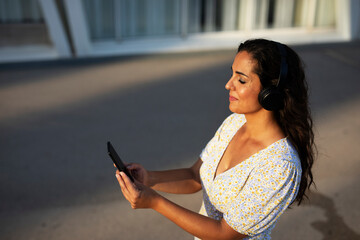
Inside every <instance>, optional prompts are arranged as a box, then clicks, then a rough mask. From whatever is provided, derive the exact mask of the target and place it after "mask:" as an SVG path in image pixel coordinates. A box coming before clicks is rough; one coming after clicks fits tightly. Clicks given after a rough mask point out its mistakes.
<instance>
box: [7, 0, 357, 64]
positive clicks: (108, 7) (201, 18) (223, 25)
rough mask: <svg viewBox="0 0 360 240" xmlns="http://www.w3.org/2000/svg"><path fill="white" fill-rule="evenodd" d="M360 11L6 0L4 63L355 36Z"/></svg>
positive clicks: (258, 1)
mask: <svg viewBox="0 0 360 240" xmlns="http://www.w3.org/2000/svg"><path fill="white" fill-rule="evenodd" d="M359 12H360V0H223V1H221V0H0V34H1V35H0V62H11V61H24V60H36V59H56V58H74V57H96V56H108V55H123V54H144V53H158V52H176V51H199V50H208V49H222V48H234V46H236V45H237V44H238V43H239V42H241V41H243V40H245V39H247V38H255V37H264V38H270V39H273V40H277V41H282V42H285V43H290V44H298V43H301V44H303V43H313V42H329V41H349V40H353V39H359V38H360V30H359V29H360V26H359V25H360V24H359V22H360V21H359ZM16 29H23V30H20V31H17V33H16V31H15V30H16ZM15 33H16V34H15Z"/></svg>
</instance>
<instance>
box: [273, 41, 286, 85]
mask: <svg viewBox="0 0 360 240" xmlns="http://www.w3.org/2000/svg"><path fill="white" fill-rule="evenodd" d="M276 46H277V48H278V49H279V52H280V55H281V65H280V74H279V78H278V82H277V84H276V87H277V88H279V87H281V84H283V82H284V81H286V77H287V73H288V65H287V62H286V56H287V54H286V49H285V47H284V45H283V44H281V43H279V42H276Z"/></svg>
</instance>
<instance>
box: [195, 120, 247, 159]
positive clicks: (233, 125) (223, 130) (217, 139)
mask: <svg viewBox="0 0 360 240" xmlns="http://www.w3.org/2000/svg"><path fill="white" fill-rule="evenodd" d="M245 122H246V120H245V117H244V115H242V114H236V113H233V114H231V115H230V116H228V117H227V118H226V119H225V120H224V121H223V123H222V124H221V125H220V127H219V128H218V129H217V131H216V133H215V135H214V137H213V138H212V139H211V140H210V141H209V142H208V144H207V145H206V147H205V148H204V149H203V150H202V152H201V154H200V158H201V160H202V161H203V162H204V161H206V160H207V159H209V157H210V155H211V154H212V153H214V152H216V151H217V148H219V147H221V144H222V143H224V142H226V141H225V139H226V137H227V136H229V135H231V134H232V133H233V132H234V131H235V132H236V131H237V130H238V129H239V128H240V126H241V125H242V124H244V123H245Z"/></svg>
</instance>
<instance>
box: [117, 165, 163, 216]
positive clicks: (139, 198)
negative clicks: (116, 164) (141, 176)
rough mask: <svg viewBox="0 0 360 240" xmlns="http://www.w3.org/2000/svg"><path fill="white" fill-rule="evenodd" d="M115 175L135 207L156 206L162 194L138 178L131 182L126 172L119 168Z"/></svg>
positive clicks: (125, 194)
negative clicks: (120, 170)
mask: <svg viewBox="0 0 360 240" xmlns="http://www.w3.org/2000/svg"><path fill="white" fill-rule="evenodd" d="M115 176H116V178H117V180H118V182H119V184H120V187H121V191H122V193H123V195H124V197H125V198H126V200H128V201H129V203H130V204H131V207H132V208H133V209H136V208H154V207H155V205H156V201H157V199H159V197H160V195H159V194H157V193H156V192H155V191H154V190H152V189H151V188H149V187H147V186H145V185H144V184H142V183H141V182H139V181H137V180H135V182H131V180H130V178H129V177H128V176H126V174H125V173H124V172H119V170H117V171H116V174H115Z"/></svg>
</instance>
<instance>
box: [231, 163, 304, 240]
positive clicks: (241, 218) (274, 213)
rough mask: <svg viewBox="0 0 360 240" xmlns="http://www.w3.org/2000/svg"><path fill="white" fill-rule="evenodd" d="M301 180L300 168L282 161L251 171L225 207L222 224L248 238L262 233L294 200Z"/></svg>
mask: <svg viewBox="0 0 360 240" xmlns="http://www.w3.org/2000/svg"><path fill="white" fill-rule="evenodd" d="M300 178H301V168H299V167H298V165H297V164H296V163H294V162H291V161H287V160H283V159H277V160H274V159H272V160H271V161H268V162H267V163H266V164H264V165H262V166H259V167H256V168H254V169H253V172H252V173H251V174H250V175H249V177H248V179H247V181H246V183H245V184H244V186H243V189H241V190H240V192H239V194H238V195H237V196H236V197H234V199H233V201H230V203H229V204H228V206H227V207H226V209H227V210H226V212H225V213H224V219H225V221H226V222H227V223H228V224H229V225H230V226H231V227H232V228H233V229H234V230H236V231H238V232H240V233H242V234H245V235H248V236H255V235H257V234H260V233H262V232H263V231H265V230H267V229H268V228H269V227H271V226H272V225H273V224H274V223H275V222H276V221H277V219H278V218H279V216H280V215H281V214H282V213H283V212H284V211H285V209H286V208H287V207H288V206H289V205H290V204H291V203H292V201H293V200H294V199H295V197H296V194H297V192H298V186H299V183H300Z"/></svg>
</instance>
